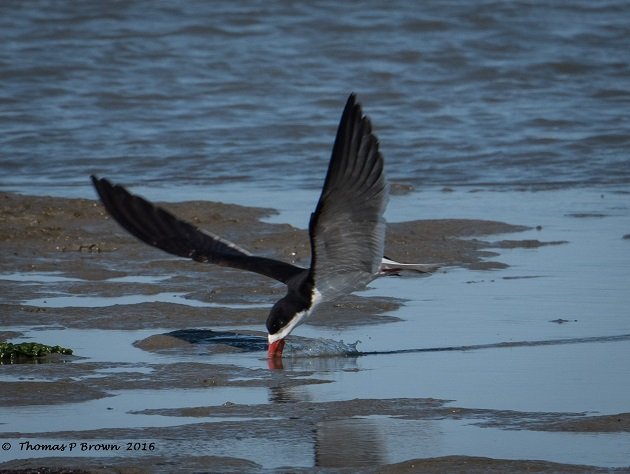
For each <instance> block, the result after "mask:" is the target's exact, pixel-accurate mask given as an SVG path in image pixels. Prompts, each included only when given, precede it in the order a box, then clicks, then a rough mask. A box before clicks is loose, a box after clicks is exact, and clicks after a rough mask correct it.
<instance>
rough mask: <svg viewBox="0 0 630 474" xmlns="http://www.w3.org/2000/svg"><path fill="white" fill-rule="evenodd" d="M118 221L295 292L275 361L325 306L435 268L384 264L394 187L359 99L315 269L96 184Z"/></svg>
mask: <svg viewBox="0 0 630 474" xmlns="http://www.w3.org/2000/svg"><path fill="white" fill-rule="evenodd" d="M92 182H93V183H94V187H95V188H96V191H97V192H98V195H99V196H100V198H101V201H102V202H103V205H104V206H105V209H107V211H108V212H109V213H110V214H111V216H112V217H113V218H114V219H115V220H116V221H118V223H119V224H120V225H121V226H122V227H124V228H125V229H126V230H127V231H128V232H129V233H131V234H132V235H134V236H135V237H137V238H138V239H140V240H142V241H143V242H145V243H147V244H149V245H152V246H154V247H157V248H159V249H162V250H164V251H166V252H169V253H171V254H174V255H178V256H180V257H185V258H191V259H193V260H196V261H198V262H207V263H214V264H216V265H223V266H228V267H233V268H239V269H242V270H249V271H252V272H256V273H260V274H262V275H265V276H267V277H270V278H274V279H276V280H279V281H281V282H283V283H285V284H286V285H287V294H286V296H284V297H283V298H281V299H280V300H279V301H278V302H277V303H276V304H275V305H273V307H272V308H271V312H270V313H269V317H268V318H267V331H268V339H269V349H268V356H269V358H270V359H271V358H279V357H281V356H282V350H283V348H284V343H285V338H286V337H287V336H288V335H289V334H290V333H291V331H293V329H294V328H295V327H296V326H297V325H298V324H300V323H302V322H303V321H304V320H305V319H306V318H307V317H308V316H309V315H310V314H311V313H312V312H313V310H314V309H315V307H316V306H317V305H318V304H319V303H321V302H323V301H330V300H333V299H335V298H337V297H339V296H341V295H345V294H348V293H351V292H353V291H355V290H358V289H361V288H363V287H365V285H366V284H368V283H369V282H370V281H372V280H373V279H374V278H376V277H377V276H379V275H384V274H391V273H397V272H398V271H400V270H404V269H411V270H416V271H419V272H430V271H433V270H435V269H436V268H437V267H436V266H434V265H429V264H400V263H398V262H395V261H393V260H390V259H388V258H386V257H385V258H384V257H383V247H384V241H385V219H384V218H383V213H384V212H385V206H386V204H387V199H388V185H387V182H386V180H385V173H384V171H383V157H382V156H381V153H380V152H379V144H378V140H377V138H376V136H375V135H374V134H373V133H372V126H371V123H370V120H369V119H368V117H366V116H365V115H363V112H362V111H361V106H360V105H359V104H358V103H357V101H356V97H355V95H354V94H351V95H350V97H349V98H348V101H347V103H346V106H345V109H344V111H343V115H342V116H341V121H340V123H339V128H338V129H337V136H336V138H335V143H334V146H333V151H332V157H331V159H330V164H329V166H328V172H327V175H326V180H325V182H324V187H323V190H322V194H321V196H320V198H319V202H318V203H317V207H316V208H315V212H313V214H311V219H310V223H309V235H310V240H311V266H310V268H303V267H299V266H296V265H293V264H290V263H286V262H282V261H279V260H275V259H271V258H265V257H258V256H255V255H252V254H251V253H249V252H248V251H246V250H244V249H242V248H240V247H239V246H238V245H236V244H234V243H232V242H230V241H228V240H225V239H223V238H221V237H219V236H217V235H214V234H212V233H210V232H207V231H205V230H202V229H199V228H197V227H195V226H194V225H192V224H189V223H188V222H184V221H182V220H180V219H178V218H177V217H175V216H174V215H173V214H171V213H169V212H168V211H166V210H164V209H161V208H160V207H158V206H155V205H154V204H152V203H151V202H149V201H147V200H145V199H143V198H141V197H140V196H136V195H133V194H131V193H129V192H128V191H127V190H126V189H125V188H123V187H122V186H119V185H113V184H112V183H110V182H109V181H108V180H107V179H104V178H97V177H95V176H92Z"/></svg>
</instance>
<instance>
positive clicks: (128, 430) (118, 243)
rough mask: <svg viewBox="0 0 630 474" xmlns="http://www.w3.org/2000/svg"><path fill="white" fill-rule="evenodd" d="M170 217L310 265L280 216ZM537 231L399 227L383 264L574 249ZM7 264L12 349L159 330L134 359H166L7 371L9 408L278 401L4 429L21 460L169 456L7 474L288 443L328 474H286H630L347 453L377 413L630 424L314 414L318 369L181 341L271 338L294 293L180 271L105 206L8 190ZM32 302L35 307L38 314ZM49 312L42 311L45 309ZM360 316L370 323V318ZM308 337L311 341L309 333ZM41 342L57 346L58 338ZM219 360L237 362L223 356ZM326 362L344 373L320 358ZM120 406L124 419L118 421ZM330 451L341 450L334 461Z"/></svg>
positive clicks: (209, 459) (602, 420)
mask: <svg viewBox="0 0 630 474" xmlns="http://www.w3.org/2000/svg"><path fill="white" fill-rule="evenodd" d="M165 207H167V208H168V209H169V210H171V211H172V212H174V213H175V214H177V215H179V216H181V217H182V218H185V219H187V220H188V221H190V222H194V223H195V224H197V225H199V226H200V227H202V228H205V229H208V230H210V231H212V232H214V233H216V234H219V235H222V236H224V237H226V238H228V239H230V240H233V241H235V242H238V243H239V244H240V245H242V246H243V247H245V248H247V249H248V250H250V251H252V252H254V253H258V254H261V255H266V256H270V257H276V258H281V259H285V260H287V261H291V262H294V263H297V264H300V265H308V261H309V248H308V237H307V233H306V231H305V230H302V229H296V228H293V227H291V226H289V225H278V224H269V223H264V222H261V221H260V220H259V219H261V218H263V217H265V216H268V215H270V214H272V213H273V210H270V209H253V208H245V207H240V206H235V205H227V204H221V203H209V202H188V203H179V204H168V205H165ZM526 229H527V227H524V226H520V225H512V224H506V223H502V222H493V221H484V220H465V219H464V220H454V219H445V220H425V221H411V222H402V223H396V224H392V225H390V226H389V227H388V235H387V248H386V253H387V255H388V256H389V257H391V258H394V259H396V260H401V261H422V262H427V263H432V262H433V263H441V264H445V265H451V266H454V267H467V268H470V269H477V270H486V269H487V270H489V269H497V268H502V267H504V266H505V264H504V263H502V262H501V261H500V260H501V259H500V255H499V254H498V253H497V252H498V251H499V249H503V248H535V247H538V246H543V245H552V244H553V245H561V244H562V242H543V241H538V240H532V239H531V238H530V239H522V240H519V239H518V232H520V231H523V230H526ZM506 233H514V238H511V239H509V240H506V239H502V240H497V239H496V238H495V237H494V235H496V234H506ZM419 242H421V243H422V245H419ZM0 253H1V254H2V255H3V258H2V260H0V274H18V273H19V275H20V278H21V279H22V280H21V281H17V282H16V278H14V279H13V280H11V279H1V280H0V294H2V298H1V299H0V313H1V314H2V323H3V326H4V328H5V329H6V331H3V332H0V338H1V339H2V340H11V339H13V338H16V337H18V336H19V335H20V330H19V328H30V329H32V328H38V327H42V328H46V327H55V328H67V329H86V330H96V329H110V330H123V331H135V330H150V331H151V332H153V331H155V333H154V334H151V335H149V336H147V337H145V338H143V339H142V340H140V341H137V342H136V343H135V344H134V347H135V348H138V349H141V350H142V351H145V352H146V353H148V354H155V357H156V358H155V361H154V362H151V363H148V364H144V365H142V364H140V365H138V364H137V363H136V361H134V360H129V361H127V362H107V361H90V360H87V361H86V360H84V359H82V354H81V351H76V352H75V355H74V356H59V355H55V356H53V357H51V358H50V359H45V360H40V361H38V362H39V363H31V364H19V365H10V366H4V367H3V373H4V375H5V376H6V377H10V379H8V380H4V381H3V382H2V390H1V391H0V401H1V405H2V407H3V408H4V409H11V407H14V408H19V407H31V406H32V407H39V408H41V407H42V406H44V407H45V406H49V407H51V408H52V407H62V406H64V405H69V406H72V404H76V403H80V402H88V401H93V400H100V399H103V400H105V401H106V400H107V399H108V397H111V396H112V394H114V393H120V392H124V391H135V390H156V391H160V390H174V389H181V390H193V391H194V390H200V389H207V388H209V387H217V388H226V389H231V388H233V389H237V390H239V389H242V390H248V389H262V390H264V391H265V392H266V393H268V394H269V395H268V400H267V403H259V404H255V403H239V402H232V401H231V400H229V399H227V400H225V401H224V403H222V404H208V405H200V406H195V407H174V408H146V409H142V410H136V411H134V413H137V414H138V415H160V416H161V417H163V418H164V419H173V420H174V421H173V423H172V425H170V426H160V427H144V426H142V425H141V424H139V425H138V426H135V427H118V428H117V427H111V428H103V429H95V430H90V429H87V430H79V431H77V430H59V429H55V426H50V428H48V427H47V428H46V429H39V430H37V431H36V432H31V431H28V430H25V431H20V432H6V430H4V431H5V432H4V433H2V436H1V437H2V439H3V440H4V439H8V440H11V442H12V443H13V445H14V447H13V448H12V449H15V444H16V442H18V440H23V439H36V440H37V442H38V443H46V442H47V441H46V440H49V441H48V443H54V442H57V441H58V440H63V442H66V443H70V442H76V443H82V442H92V441H93V442H94V443H97V442H99V441H100V440H120V442H121V444H123V445H126V443H127V442H135V441H137V442H145V441H147V440H151V441H152V442H155V443H156V446H157V447H158V448H157V449H156V451H145V452H140V453H137V452H127V453H123V454H118V453H117V455H116V456H108V455H103V453H99V456H98V457H90V456H89V455H86V454H85V453H83V454H81V455H80V456H78V455H77V456H75V455H73V454H72V453H63V455H60V456H44V457H42V453H41V452H38V453H37V455H38V456H37V457H35V456H34V457H33V458H31V459H14V460H10V461H7V462H4V463H1V464H0V469H1V470H3V472H5V470H8V469H29V468H36V467H41V466H46V467H47V468H48V469H49V470H50V471H49V472H57V471H55V470H60V469H62V468H63V469H68V470H71V469H74V470H81V469H83V470H87V471H91V472H170V471H172V470H173V469H177V470H178V471H180V472H181V471H208V472H243V471H249V472H252V471H253V472H256V471H264V470H266V469H265V467H264V465H263V464H262V463H258V462H256V452H257V450H258V449H265V443H272V444H273V445H274V446H275V445H278V444H279V445H282V444H285V445H286V446H290V445H291V442H292V441H291V440H297V439H304V438H311V437H313V436H314V435H313V433H314V432H315V433H316V435H315V452H314V453H313V457H314V462H313V465H316V466H318V467H317V468H298V469H292V468H291V466H287V467H286V469H284V468H278V469H277V470H278V471H280V472H284V471H289V470H290V471H291V472H313V471H316V472H317V471H323V470H326V469H330V470H332V471H333V472H337V471H339V470H340V471H342V472H355V471H356V470H357V469H358V470H361V471H362V472H391V473H398V472H401V473H402V472H440V473H441V472H506V471H509V472H560V473H564V472H630V470H629V469H604V468H595V467H592V466H578V465H567V464H557V463H551V462H543V461H537V460H501V459H488V458H483V457H469V456H447V457H439V458H429V459H426V458H425V459H410V460H407V461H405V462H402V463H395V464H383V463H382V462H381V461H382V459H384V456H379V453H378V449H374V450H372V451H373V456H374V457H373V458H372V459H369V458H363V459H357V458H356V454H353V451H352V449H350V446H349V447H348V448H346V449H344V448H342V447H341V444H342V443H341V442H342V441H347V440H348V438H347V437H346V438H343V437H342V435H343V436H350V437H352V436H354V437H357V440H356V443H349V444H350V445H352V446H355V447H356V446H361V444H362V443H363V444H365V443H368V444H369V443H370V441H369V440H365V439H362V438H361V436H364V435H361V434H360V433H359V434H357V433H356V432H351V433H345V435H344V431H343V429H338V428H339V426H337V425H336V423H339V422H340V421H344V420H345V421H347V420H353V419H355V418H361V417H370V416H374V415H378V416H384V417H393V418H395V419H400V420H446V421H459V420H466V421H468V422H470V423H476V424H478V425H480V426H492V427H496V428H501V429H509V430H534V431H560V432H581V433H610V432H630V415H629V414H627V413H620V414H616V415H606V416H591V415H589V414H585V413H540V412H535V413H528V412H514V411H501V410H488V409H484V410H482V409H470V408H457V407H453V406H452V405H451V404H449V403H448V401H447V400H437V399H427V398H400V399H372V398H365V399H354V400H346V401H337V402H317V401H312V400H303V399H300V398H299V397H296V395H295V389H296V388H299V387H301V386H305V385H309V384H326V383H330V381H329V380H325V379H321V378H318V377H317V376H314V374H315V371H310V370H308V367H307V366H305V368H303V369H301V370H295V369H294V370H290V371H279V370H278V371H270V370H268V369H267V367H266V363H265V361H264V360H261V363H260V366H259V367H242V366H239V365H238V363H237V362H235V363H234V364H231V363H224V362H222V363H215V362H213V361H212V359H210V358H208V356H207V355H208V353H214V352H213V351H218V352H219V353H225V354H229V352H231V351H234V352H235V353H238V349H234V348H233V347H229V346H221V345H218V346H217V347H211V348H209V347H203V348H202V349H203V354H202V355H200V356H199V360H195V357H196V355H198V354H200V351H201V350H202V349H200V346H203V345H200V344H198V343H195V342H191V341H190V340H186V338H179V337H174V336H173V335H172V331H174V330H180V329H184V328H198V327H203V328H206V329H204V331H212V328H215V327H216V328H221V327H225V326H229V327H237V328H238V327H243V328H247V327H250V326H256V327H258V326H259V327H260V331H256V330H251V329H244V330H243V333H247V334H251V335H252V336H253V337H259V338H260V339H261V340H263V341H264V339H262V338H263V337H264V320H265V318H266V314H267V311H268V307H267V305H269V304H271V303H273V301H275V299H277V298H278V297H279V296H281V295H282V294H283V291H284V289H283V287H282V286H281V285H278V284H275V283H274V282H270V281H269V280H268V279H265V278H264V277H260V276H258V275H254V274H249V273H245V272H239V271H235V270H231V269H224V268H219V267H215V266H213V267H209V266H207V265H203V264H196V263H193V262H188V261H185V260H182V259H175V258H171V257H169V256H168V255H166V254H164V253H162V252H160V251H158V250H154V249H150V248H148V247H147V246H146V245H144V244H142V243H139V242H137V241H136V240H134V239H133V238H132V237H130V236H128V235H127V234H126V233H125V232H124V231H123V230H121V229H120V228H119V227H118V226H117V225H116V224H115V223H114V222H112V221H111V219H109V217H108V216H107V215H106V213H105V211H104V210H103V209H102V207H101V206H100V205H99V204H98V203H97V202H95V201H92V200H83V199H62V198H49V197H31V196H21V195H15V194H7V193H0ZM52 272H54V273H52ZM29 275H39V276H41V275H53V278H50V279H46V278H40V279H39V280H38V279H37V278H34V279H29ZM138 276H142V278H138ZM112 279H114V280H112ZM115 279H119V280H120V281H117V280H115ZM18 280H19V279H18ZM105 281H107V282H108V283H107V284H106V285H105V284H103V283H104V282H105ZM162 293H173V294H181V295H182V298H188V299H193V300H195V301H200V302H205V303H208V306H192V305H182V304H174V303H170V302H160V301H157V302H155V301H151V296H152V295H159V294H162ZM63 294H68V295H79V296H82V295H85V297H86V298H88V297H89V298H92V299H98V298H104V299H105V300H106V301H107V298H118V297H121V296H125V295H127V296H133V295H146V301H144V302H139V303H135V304H132V303H121V304H103V305H92V306H91V307H90V305H88V304H86V306H83V307H81V306H63V304H59V305H58V306H55V305H51V304H49V303H50V302H52V301H55V298H58V297H59V296H60V295H63ZM25 301H30V302H31V303H30V304H28V305H27V304H25V303H24V302H25ZM36 301H41V302H42V304H40V305H38V304H36V303H33V302H36ZM43 302H46V304H44V303H43ZM401 304H404V301H402V300H397V299H393V298H384V297H359V296H350V297H348V298H346V299H344V300H343V301H341V302H339V303H336V304H333V305H329V308H328V309H327V310H326V311H321V312H320V313H319V314H318V316H317V318H315V319H313V320H312V321H309V323H310V324H313V325H316V326H322V327H340V328H343V327H345V326H349V325H361V324H379V323H386V322H389V321H392V320H395V319H396V318H395V316H392V315H390V314H388V312H391V311H392V310H393V309H396V308H397V307H399V306H400V305H401ZM235 305H236V306H235ZM238 305H243V307H240V306H238ZM358 315H361V317H360V318H358V317H357V316H358ZM169 333H170V334H169ZM29 334H31V333H29ZM296 340H300V338H299V336H298V337H297V338H296ZM37 342H42V343H45V344H56V343H57V342H56V341H53V340H51V341H49V340H41V341H40V340H38V341H37ZM95 343H98V341H95ZM71 348H72V347H71ZM106 350H107V349H106ZM118 350H119V348H118V347H116V346H113V347H111V351H112V353H114V352H116V351H118ZM169 357H171V358H170V359H169ZM261 357H264V353H262V354H261ZM221 360H222V361H225V358H222V359H221ZM47 362H48V363H47ZM318 363H321V364H326V363H331V364H334V363H335V362H334V361H325V360H323V361H318ZM138 367H140V369H146V370H140V369H139V368H138ZM341 370H353V369H352V367H351V365H350V366H348V367H345V366H343V364H342V367H341ZM115 410H116V409H115V408H112V411H115ZM180 418H181V419H184V418H185V419H186V420H187V421H186V423H184V424H180V423H178V422H177V420H178V419H180ZM208 419H211V420H212V421H210V422H209V421H208ZM190 420H193V421H192V422H191V421H190ZM196 420H198V421H196ZM42 423H46V420H45V419H44V420H42ZM0 426H1V425H0ZM331 427H332V428H331ZM340 433H341V434H340ZM243 439H245V440H249V443H250V444H251V452H252V455H251V457H249V458H247V459H245V458H243V457H239V456H229V455H226V456H204V455H202V453H203V447H204V446H208V445H210V446H215V445H222V444H226V446H229V445H230V443H235V444H238V443H242V442H243ZM350 439H351V438H350ZM257 440H258V441H257ZM261 440H265V442H261ZM351 440H352V439H351ZM330 446H334V447H335V449H329V448H330ZM369 451H370V450H369V449H368V450H367V451H366V450H362V451H361V452H362V453H365V452H369ZM21 457H23V456H21ZM0 459H2V457H0ZM18 472H19V471H18ZM64 472H66V471H64ZM327 472H328V471H327Z"/></svg>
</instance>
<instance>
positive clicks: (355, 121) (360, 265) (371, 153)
mask: <svg viewBox="0 0 630 474" xmlns="http://www.w3.org/2000/svg"><path fill="white" fill-rule="evenodd" d="M387 199H388V187H387V182H386V180H385V174H384V171H383V157H382V156H381V154H380V152H379V149H378V140H377V138H376V137H375V136H374V134H373V133H372V126H371V124H370V120H369V119H368V118H367V117H366V116H364V115H363V112H362V111H361V106H360V105H359V104H357V102H356V98H355V96H354V94H351V95H350V97H349V98H348V101H347V103H346V107H345V109H344V111H343V115H342V116H341V121H340V123H339V128H338V129H337V136H336V138H335V144H334V146H333V151H332V157H331V160H330V164H329V166H328V173H327V175H326V181H325V182H324V188H323V190H322V194H321V197H320V198H319V202H318V204H317V207H316V209H315V212H314V213H313V214H312V215H311V221H310V225H309V234H310V238H311V250H312V257H311V258H312V261H311V273H310V277H311V279H312V282H313V284H314V286H315V288H316V289H317V290H318V291H319V292H320V293H321V295H322V297H323V299H324V300H331V299H334V298H336V297H337V296H340V295H343V294H346V293H349V292H351V291H354V290H357V289H359V288H361V287H363V286H364V285H366V284H367V283H369V282H370V281H371V280H373V279H374V278H375V277H376V275H377V274H378V272H379V269H380V265H381V259H382V257H383V246H384V240H385V219H384V218H383V213H384V212H385V206H386V204H387Z"/></svg>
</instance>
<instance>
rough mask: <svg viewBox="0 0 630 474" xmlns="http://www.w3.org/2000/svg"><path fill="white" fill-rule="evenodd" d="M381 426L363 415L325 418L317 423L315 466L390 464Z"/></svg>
mask: <svg viewBox="0 0 630 474" xmlns="http://www.w3.org/2000/svg"><path fill="white" fill-rule="evenodd" d="M386 462H387V459H386V456H385V446H384V440H383V437H382V436H381V433H380V431H379V428H378V426H377V425H376V424H375V423H373V422H372V421H370V420H366V419H363V418H346V419H342V420H330V421H322V422H319V423H317V424H316V425H315V466H316V467H324V468H336V467H346V468H348V467H356V468H359V467H366V466H379V465H383V464H386Z"/></svg>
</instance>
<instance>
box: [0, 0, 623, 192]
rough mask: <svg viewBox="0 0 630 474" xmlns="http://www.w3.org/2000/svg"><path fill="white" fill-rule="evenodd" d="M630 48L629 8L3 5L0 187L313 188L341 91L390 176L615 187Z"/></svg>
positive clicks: (139, 1) (26, 1) (610, 4)
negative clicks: (101, 179) (101, 181)
mask: <svg viewBox="0 0 630 474" xmlns="http://www.w3.org/2000/svg"><path fill="white" fill-rule="evenodd" d="M549 3H551V5H549ZM628 38H630V5H629V4H628V2H627V1H621V0H620V1H598V2H592V1H590V0H584V1H579V0H574V1H566V2H560V1H558V2H542V1H533V2H531V1H528V2H525V1H511V2H496V1H478V2H455V1H452V2H449V1H432V2H407V1H402V0H399V1H387V2H385V1H368V2H362V3H361V4H360V5H357V4H354V3H353V2H339V1H318V2H293V1H288V0H287V1H272V2H268V1H252V2H232V1H223V2H204V1H189V2H154V1H148V0H146V1H143V0H136V1H106V2H105V1H103V2H101V1H85V2H76V1H60V0H54V1H53V0H50V1H46V0H16V1H8V0H5V1H2V2H0V83H1V87H0V171H1V174H0V187H1V188H4V189H19V190H22V191H36V190H37V189H40V188H41V187H42V186H44V187H45V186H58V187H60V188H61V189H65V188H68V187H76V186H85V187H86V190H87V188H88V183H87V181H86V178H87V175H88V174H90V173H98V174H101V175H107V176H110V177H112V178H114V179H116V180H118V181H123V182H126V183H128V184H130V183H137V184H141V183H145V184H146V183H149V182H150V183H151V184H152V185H158V184H157V183H162V185H164V186H171V187H173V188H175V187H176V186H178V185H180V184H188V185H192V184H200V185H209V184H213V183H216V182H226V181H228V182H229V181H234V182H238V183H247V182H250V183H256V182H258V183H269V182H270V181H271V180H279V185H280V186H288V185H291V186H301V187H306V188H318V187H319V186H320V185H321V181H322V175H323V172H324V170H325V166H326V162H327V160H328V157H329V150H330V147H331V144H332V140H333V137H334V132H335V128H336V125H337V121H338V119H339V115H340V113H341V110H342V107H343V105H344V102H345V99H346V97H347V95H348V93H349V92H351V91H355V92H356V93H357V94H358V95H359V99H360V100H361V101H362V103H363V105H364V109H365V111H366V112H367V113H368V114H369V115H370V116H371V118H372V119H373V122H374V125H375V128H376V130H377V133H378V135H379V137H380V139H381V142H382V149H383V152H384V155H385V157H386V160H387V166H388V172H389V175H390V178H391V179H393V180H399V181H405V182H410V183H412V184H415V185H458V184H469V185H480V184H491V185H538V184H543V185H549V184H560V185H562V186H566V185H590V184H597V185H600V184H616V185H619V184H622V185H623V184H627V183H629V182H630V119H629V114H628V111H629V110H630V108H629V106H630V48H628ZM285 180H286V182H284V181H285ZM167 181H168V184H164V183H167Z"/></svg>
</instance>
